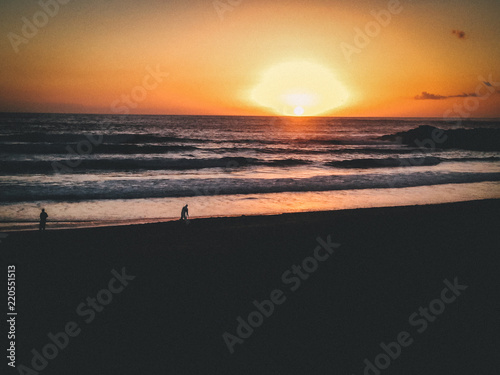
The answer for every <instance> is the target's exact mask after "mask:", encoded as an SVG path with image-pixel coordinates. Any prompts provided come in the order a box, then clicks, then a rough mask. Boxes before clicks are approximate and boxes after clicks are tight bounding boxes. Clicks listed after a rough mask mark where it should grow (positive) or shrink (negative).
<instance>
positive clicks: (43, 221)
mask: <svg viewBox="0 0 500 375" xmlns="http://www.w3.org/2000/svg"><path fill="white" fill-rule="evenodd" d="M48 217H49V215H47V213H46V212H45V208H42V212H41V213H40V228H39V229H40V230H45V224H46V223H47V218H48Z"/></svg>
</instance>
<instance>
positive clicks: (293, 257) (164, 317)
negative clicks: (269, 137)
mask: <svg viewBox="0 0 500 375" xmlns="http://www.w3.org/2000/svg"><path fill="white" fill-rule="evenodd" d="M499 212H500V200H487V201H475V202H463V203H452V204H442V205H432V206H411V207H392V208H374V209H358V210H344V211H330V212H314V213H299V214H283V215H277V216H249V217H237V218H213V219H198V220H191V222H190V224H189V225H184V224H183V223H180V222H167V223H158V224H147V225H133V226H120V227H107V228H92V229H77V230H64V231H50V230H48V231H46V232H44V233H39V232H18V233H12V234H10V235H9V237H7V238H4V239H1V240H2V242H1V243H0V251H1V257H2V264H3V266H2V268H3V269H4V272H5V273H6V270H7V265H9V264H13V265H15V266H16V293H17V295H16V309H17V312H18V316H17V317H16V365H20V364H23V365H24V366H26V367H29V368H31V369H32V368H33V364H32V359H33V357H34V354H33V352H32V349H35V354H36V351H37V352H39V353H42V354H41V355H43V348H44V347H45V346H46V345H47V344H48V343H51V342H52V341H51V339H50V338H49V337H48V334H49V333H52V334H54V335H56V334H57V333H58V332H61V331H64V330H65V326H67V323H69V322H74V323H75V324H73V325H72V324H71V323H70V324H69V331H68V332H70V333H72V334H73V337H71V336H68V339H67V340H64V337H65V335H66V334H64V335H62V336H61V335H60V336H58V337H60V340H62V341H60V342H59V344H60V346H61V347H64V348H58V349H57V354H55V357H54V352H53V351H52V352H51V349H53V348H52V347H47V348H46V350H45V354H48V356H49V357H50V356H52V357H54V358H53V359H48V360H43V359H40V358H38V362H36V361H35V362H34V365H38V366H41V367H43V366H44V365H45V367H44V368H43V370H42V371H40V373H43V374H71V375H78V374H85V375H90V374H96V375H101V374H349V375H350V374H355V375H357V374H363V372H364V371H366V373H367V374H377V373H378V372H377V371H379V372H380V373H382V374H426V375H428V374H440V375H442V374H487V373H495V372H496V369H497V367H498V366H497V363H498V348H499V346H500V345H499V344H500V339H499V335H498V334H499V332H498V331H499V330H498V323H497V322H498V311H499V308H500V302H499V299H498V284H499V281H500V280H499V279H500V277H499V269H500V256H499V254H498V251H499V249H500V246H499V244H500V231H499V228H500V225H499V224H500V215H499V214H498V213H499ZM328 236H330V241H328ZM318 237H319V238H320V239H321V240H319V242H318ZM336 244H339V245H340V246H339V247H337V245H336ZM294 265H295V266H299V267H300V270H299V269H298V268H297V267H295V268H294ZM112 270H115V271H116V272H115V273H112ZM294 271H295V274H294ZM117 274H118V276H117ZM127 275H129V276H127ZM132 276H135V278H133V279H132ZM127 277H128V278H129V280H127ZM455 278H456V280H455ZM6 279H7V277H6V274H4V276H2V288H3V290H6V289H5V288H6V286H5V285H4V284H5V283H6ZM120 280H121V281H120ZM299 280H300V281H299ZM445 280H448V282H449V283H448V284H447V283H446V281H445ZM450 284H451V285H452V286H453V284H455V285H466V286H467V288H466V289H465V287H459V288H458V289H457V288H456V287H454V288H455V289H454V290H453V288H450V286H449V285H450ZM445 288H447V289H448V290H447V291H444V292H443V290H444V289H445ZM460 288H462V289H460ZM5 298H7V296H6V295H5ZM87 298H96V301H95V302H92V300H87ZM264 300H271V301H274V302H264V303H263V304H262V301H264ZM436 300H438V301H437V302H436ZM254 301H257V302H258V303H257V304H258V305H261V306H263V307H261V308H262V309H264V312H265V313H253V312H254V311H258V308H257V307H256V305H255V304H254V303H253V302H254ZM439 301H441V302H439ZM271 303H272V308H271V307H269V306H270V304H271ZM92 306H94V307H92ZM420 307H423V308H425V309H428V310H421V311H420V312H419V308H420ZM96 310H98V311H96ZM271 310H272V313H271V312H270V311H271ZM422 311H423V312H422ZM249 315H250V320H252V319H254V320H253V321H252V324H253V325H254V327H252V326H251V325H249V324H248V318H249ZM265 315H269V316H265ZM238 317H241V319H240V320H239V321H240V322H241V321H242V320H243V321H245V322H246V323H244V324H243V328H241V327H240V330H239V331H240V332H239V334H238V325H239V324H241V323H239V322H238V320H237V319H238ZM425 322H426V323H425ZM424 323H425V324H424ZM245 326H246V327H245ZM424 326H425V330H424V329H423V328H424ZM66 328H68V327H66ZM419 331H421V332H419ZM76 332H78V334H76ZM225 332H227V335H226V339H228V338H230V339H229V341H231V340H233V341H231V344H234V345H231V344H230V345H228V344H227V343H226V342H225V341H224V338H223V334H224V333H225ZM405 332H406V333H407V334H406V335H405ZM230 335H233V336H230ZM242 336H245V337H242ZM398 336H399V338H400V343H399V344H397V346H395V345H392V344H390V343H391V342H393V341H396V342H397V341H398ZM61 337H62V338H61ZM7 341H8V340H7V339H6V338H4V340H2V342H3V343H4V344H3V347H5V345H6V344H7ZM381 342H383V343H384V344H386V345H387V346H388V347H389V349H388V350H391V349H390V348H392V350H393V353H392V357H393V358H392V357H390V354H384V355H383V356H380V354H381V353H386V352H385V351H384V349H383V348H382V347H381ZM402 343H403V344H405V345H406V346H404V345H403V344H402ZM398 346H399V347H400V352H399V354H398V350H397V347H398ZM230 347H231V348H232V349H234V353H232V354H231V353H230ZM365 359H367V361H366V362H365ZM377 359H378V360H377ZM387 360H388V361H389V362H387ZM4 361H5V363H4V364H2V365H1V366H2V367H4V366H5V367H7V362H8V360H7V359H6V358H5V357H4ZM44 361H46V363H45V362H44ZM368 362H370V363H371V364H373V365H372V366H370V365H367V363H368ZM376 364H378V365H380V366H381V367H384V368H383V369H377V368H375V366H376ZM367 366H368V367H367ZM5 367H4V368H5ZM7 370H9V371H8V373H18V372H17V371H15V370H14V369H10V368H9V367H7ZM21 373H22V372H21Z"/></svg>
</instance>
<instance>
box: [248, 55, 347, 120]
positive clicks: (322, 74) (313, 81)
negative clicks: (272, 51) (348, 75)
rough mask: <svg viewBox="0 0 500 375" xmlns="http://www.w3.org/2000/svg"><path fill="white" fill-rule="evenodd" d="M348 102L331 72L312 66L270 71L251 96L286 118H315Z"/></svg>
mask: <svg viewBox="0 0 500 375" xmlns="http://www.w3.org/2000/svg"><path fill="white" fill-rule="evenodd" d="M347 98H348V93H347V90H346V89H345V88H344V87H343V85H342V84H341V83H340V82H339V81H338V80H337V78H336V77H335V75H334V74H333V73H332V72H331V71H330V70H329V69H327V68H325V67H324V66H322V65H319V64H316V63H310V62H289V63H282V64H278V65H275V66H273V67H271V68H270V69H269V70H267V71H266V72H265V73H264V74H263V76H262V79H261V81H260V83H259V84H258V85H257V86H256V87H255V89H254V91H253V92H252V99H253V100H254V101H255V102H256V103H258V104H259V105H261V106H263V107H266V108H269V109H270V110H272V111H273V112H275V113H277V114H280V115H285V116H293V115H295V116H302V115H305V116H316V115H319V114H322V113H325V112H327V111H330V110H332V109H335V108H337V107H339V106H341V105H342V104H344V103H345V101H346V100H347Z"/></svg>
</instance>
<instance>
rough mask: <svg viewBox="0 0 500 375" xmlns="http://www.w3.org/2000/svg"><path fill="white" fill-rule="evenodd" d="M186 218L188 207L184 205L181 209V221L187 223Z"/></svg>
mask: <svg viewBox="0 0 500 375" xmlns="http://www.w3.org/2000/svg"><path fill="white" fill-rule="evenodd" d="M188 216H189V212H188V205H187V204H186V205H185V206H184V207H182V211H181V220H183V221H187V217H188Z"/></svg>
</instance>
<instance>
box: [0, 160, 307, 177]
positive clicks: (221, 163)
mask: <svg viewBox="0 0 500 375" xmlns="http://www.w3.org/2000/svg"><path fill="white" fill-rule="evenodd" d="M310 163H311V162H310V161H308V160H302V159H292V158H289V159H277V160H260V159H256V158H243V157H234V158H229V157H223V158H206V159H180V158H179V159H166V158H157V159H130V158H128V159H91V160H89V159H85V160H82V159H79V160H60V161H55V162H50V161H24V160H8V161H3V162H2V163H1V165H0V174H27V173H51V172H52V173H56V172H71V173H87V172H89V171H141V170H190V169H205V168H236V167H246V166H259V165H260V166H271V167H290V166H297V165H306V164H310Z"/></svg>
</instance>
